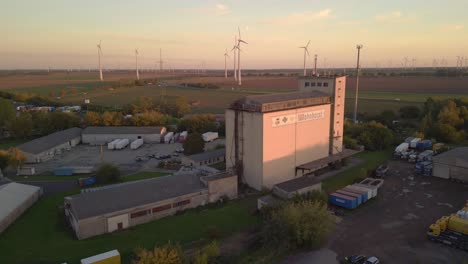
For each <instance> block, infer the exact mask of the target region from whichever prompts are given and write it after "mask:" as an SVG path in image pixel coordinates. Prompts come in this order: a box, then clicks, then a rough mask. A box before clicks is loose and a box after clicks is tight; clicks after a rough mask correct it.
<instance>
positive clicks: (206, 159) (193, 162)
mask: <svg viewBox="0 0 468 264" xmlns="http://www.w3.org/2000/svg"><path fill="white" fill-rule="evenodd" d="M225 154H226V150H225V149H224V148H222V149H216V150H213V151H207V152H203V153H199V154H195V155H191V156H183V157H182V164H183V165H185V166H207V165H211V164H216V163H220V162H224V160H225V159H224V156H225Z"/></svg>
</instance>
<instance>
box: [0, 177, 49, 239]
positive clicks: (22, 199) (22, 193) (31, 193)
mask: <svg viewBox="0 0 468 264" xmlns="http://www.w3.org/2000/svg"><path fill="white" fill-rule="evenodd" d="M41 195H42V189H41V188H40V187H37V186H32V185H26V184H21V183H16V182H12V183H8V184H4V185H0V233H2V232H3V231H4V230H5V229H6V228H7V227H8V226H10V225H11V224H12V223H13V222H14V221H15V220H16V219H17V218H18V217H20V216H21V215H22V214H23V213H24V212H25V211H26V210H27V209H28V208H29V207H31V206H32V205H33V204H34V203H35V202H36V201H37V200H39V197H40V196H41Z"/></svg>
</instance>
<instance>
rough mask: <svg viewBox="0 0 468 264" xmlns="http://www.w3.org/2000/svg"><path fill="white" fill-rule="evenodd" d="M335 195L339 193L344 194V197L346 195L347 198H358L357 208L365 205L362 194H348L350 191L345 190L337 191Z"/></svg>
mask: <svg viewBox="0 0 468 264" xmlns="http://www.w3.org/2000/svg"><path fill="white" fill-rule="evenodd" d="M335 193H339V194H342V195H346V196H350V197H354V198H356V201H357V206H360V205H361V204H362V203H363V201H362V194H357V193H354V192H348V191H345V190H343V189H340V190H337V191H335Z"/></svg>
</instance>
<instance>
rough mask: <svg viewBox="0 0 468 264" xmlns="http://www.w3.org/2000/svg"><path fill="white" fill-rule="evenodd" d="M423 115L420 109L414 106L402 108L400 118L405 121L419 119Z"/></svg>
mask: <svg viewBox="0 0 468 264" xmlns="http://www.w3.org/2000/svg"><path fill="white" fill-rule="evenodd" d="M420 114H421V110H420V109H419V107H417V106H414V105H409V106H403V107H402V108H400V117H401V118H405V119H414V118H418V117H419V116H420Z"/></svg>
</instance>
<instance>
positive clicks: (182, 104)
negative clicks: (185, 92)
mask: <svg viewBox="0 0 468 264" xmlns="http://www.w3.org/2000/svg"><path fill="white" fill-rule="evenodd" d="M174 105H175V111H174V115H173V116H175V117H183V116H184V115H185V114H188V113H190V110H191V108H190V104H189V102H188V100H187V97H183V96H179V97H177V99H176V100H175V103H174Z"/></svg>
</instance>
